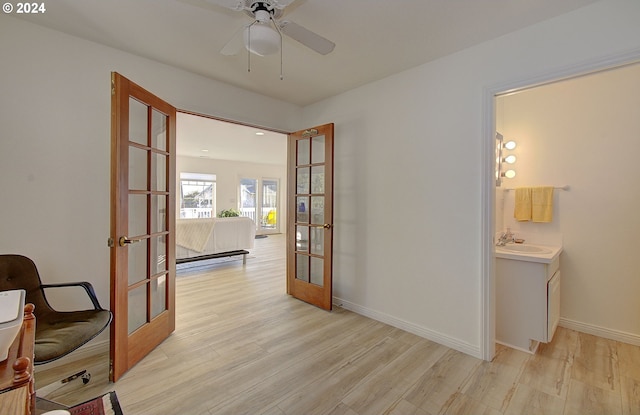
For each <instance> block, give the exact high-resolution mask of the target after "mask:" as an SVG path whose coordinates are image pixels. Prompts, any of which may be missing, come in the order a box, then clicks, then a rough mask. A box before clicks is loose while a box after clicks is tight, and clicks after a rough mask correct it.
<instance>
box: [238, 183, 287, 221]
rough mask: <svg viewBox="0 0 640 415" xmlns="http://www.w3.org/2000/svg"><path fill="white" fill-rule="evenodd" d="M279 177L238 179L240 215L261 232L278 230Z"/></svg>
mask: <svg viewBox="0 0 640 415" xmlns="http://www.w3.org/2000/svg"><path fill="white" fill-rule="evenodd" d="M278 200H279V179H266V178H262V179H249V178H241V179H240V216H246V217H248V218H251V219H252V220H253V221H254V222H255V224H256V230H258V231H260V232H261V233H269V232H272V233H275V232H278Z"/></svg>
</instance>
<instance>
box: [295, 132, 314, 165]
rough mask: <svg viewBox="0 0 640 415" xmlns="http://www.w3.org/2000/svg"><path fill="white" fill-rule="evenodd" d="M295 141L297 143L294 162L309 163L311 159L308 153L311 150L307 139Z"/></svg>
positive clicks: (299, 163)
mask: <svg viewBox="0 0 640 415" xmlns="http://www.w3.org/2000/svg"><path fill="white" fill-rule="evenodd" d="M297 143H298V162H297V163H296V164H298V165H301V164H309V162H310V161H311V157H310V155H309V153H310V150H311V148H310V144H309V139H308V138H304V139H301V140H298V141H297Z"/></svg>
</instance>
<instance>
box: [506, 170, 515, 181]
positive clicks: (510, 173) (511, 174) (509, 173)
mask: <svg viewBox="0 0 640 415" xmlns="http://www.w3.org/2000/svg"><path fill="white" fill-rule="evenodd" d="M503 174H504V177H506V178H507V179H513V178H514V177H516V171H515V170H507V171H505V172H504V173H503Z"/></svg>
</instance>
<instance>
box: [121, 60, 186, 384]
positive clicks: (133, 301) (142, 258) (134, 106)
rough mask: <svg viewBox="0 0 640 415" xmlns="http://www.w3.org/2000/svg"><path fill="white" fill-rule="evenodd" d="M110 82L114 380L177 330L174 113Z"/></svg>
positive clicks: (125, 83)
mask: <svg viewBox="0 0 640 415" xmlns="http://www.w3.org/2000/svg"><path fill="white" fill-rule="evenodd" d="M111 82H112V90H111V238H110V239H109V245H110V247H111V311H112V312H113V316H114V318H113V322H112V323H111V347H110V370H109V379H110V380H111V381H112V382H115V381H117V380H118V379H119V378H120V377H121V376H122V375H123V374H124V373H125V372H126V371H127V370H129V369H130V368H131V367H133V366H134V365H135V364H136V363H137V362H139V361H140V360H141V359H142V358H143V357H145V356H146V355H147V354H148V353H149V352H150V351H151V350H153V349H154V348H155V347H156V346H157V345H158V344H160V343H161V342H162V341H163V340H164V339H165V338H167V337H168V336H169V334H171V333H172V332H173V331H174V329H175V209H176V203H175V137H176V109H175V108H174V107H172V106H171V105H169V104H167V103H166V102H164V101H162V100H161V99H159V98H158V97H156V96H154V95H153V94H151V93H149V92H148V91H146V90H144V89H143V88H141V87H140V86H138V85H136V84H134V83H133V82H131V81H129V80H128V79H126V78H124V77H123V76H121V75H119V74H117V73H115V72H114V73H112V75H111Z"/></svg>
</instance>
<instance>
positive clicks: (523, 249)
mask: <svg viewBox="0 0 640 415" xmlns="http://www.w3.org/2000/svg"><path fill="white" fill-rule="evenodd" d="M496 249H502V250H504V251H510V252H519V253H523V254H550V253H551V249H549V248H545V247H542V246H536V245H523V244H507V245H504V246H496Z"/></svg>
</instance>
